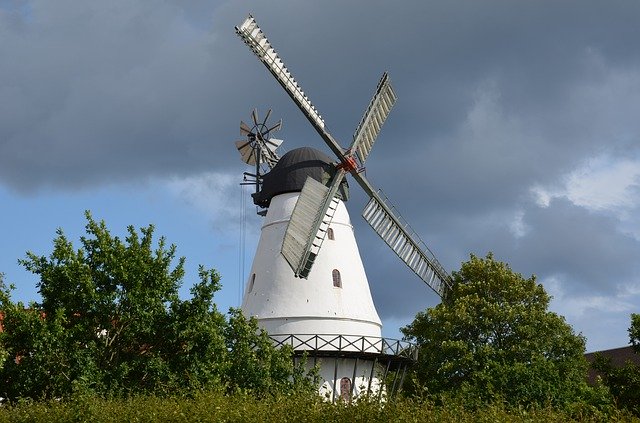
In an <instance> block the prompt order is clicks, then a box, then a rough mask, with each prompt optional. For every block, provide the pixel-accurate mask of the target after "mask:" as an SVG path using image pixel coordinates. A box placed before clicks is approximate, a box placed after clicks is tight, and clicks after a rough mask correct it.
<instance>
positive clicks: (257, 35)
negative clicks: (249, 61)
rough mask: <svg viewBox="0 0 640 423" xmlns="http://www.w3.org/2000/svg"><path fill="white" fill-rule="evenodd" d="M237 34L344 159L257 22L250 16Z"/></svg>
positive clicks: (341, 151)
mask: <svg viewBox="0 0 640 423" xmlns="http://www.w3.org/2000/svg"><path fill="white" fill-rule="evenodd" d="M236 33H237V34H238V36H240V38H242V41H244V43H245V44H246V45H247V46H249V48H250V49H251V51H253V52H254V54H255V55H256V56H257V57H258V59H260V61H261V62H262V63H263V64H264V65H265V66H266V67H267V69H269V72H271V74H272V75H273V76H274V77H275V78H276V80H277V81H278V82H279V83H280V85H281V86H282V88H284V90H285V91H286V92H287V94H289V97H291V99H292V100H293V101H294V102H295V103H296V104H297V105H298V107H299V108H300V110H301V111H302V113H303V114H304V115H305V116H306V118H307V119H308V120H309V122H311V125H313V127H314V128H315V129H316V131H317V132H318V134H320V136H321V137H322V139H324V140H325V142H326V143H327V145H329V148H331V150H332V151H333V152H334V153H335V154H336V155H337V156H338V157H339V158H340V160H343V159H344V152H343V150H342V147H340V144H338V142H337V141H336V140H335V139H334V138H333V136H332V135H331V134H330V133H329V132H328V131H327V130H326V129H325V125H324V121H323V120H322V116H320V113H318V111H317V110H316V108H315V107H314V106H313V104H312V103H311V101H310V100H309V99H308V98H307V96H306V95H305V94H304V92H303V91H302V89H301V88H300V86H299V85H298V82H296V80H295V79H294V78H293V76H292V75H291V72H289V69H287V67H286V66H285V65H284V63H283V61H282V59H280V57H279V56H278V54H277V53H276V51H275V50H274V48H273V47H272V46H271V43H269V40H267V37H266V36H265V35H264V33H263V32H262V30H261V29H260V27H259V26H258V24H257V23H256V20H255V19H254V18H253V16H251V15H249V17H247V19H245V20H244V22H242V24H241V25H240V26H237V27H236Z"/></svg>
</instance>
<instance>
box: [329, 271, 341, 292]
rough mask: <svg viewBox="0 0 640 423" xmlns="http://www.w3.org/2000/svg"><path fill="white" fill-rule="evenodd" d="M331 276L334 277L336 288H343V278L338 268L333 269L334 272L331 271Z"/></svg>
mask: <svg viewBox="0 0 640 423" xmlns="http://www.w3.org/2000/svg"><path fill="white" fill-rule="evenodd" d="M331 276H332V277H333V286H334V288H342V278H340V271H339V270H338V269H333V272H331Z"/></svg>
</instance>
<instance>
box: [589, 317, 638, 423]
mask: <svg viewBox="0 0 640 423" xmlns="http://www.w3.org/2000/svg"><path fill="white" fill-rule="evenodd" d="M629 341H630V344H631V345H632V346H633V349H634V351H635V354H636V355H638V354H640V314H635V313H634V314H632V315H631V326H630V327H629ZM592 367H593V368H594V369H596V370H598V372H599V373H600V375H601V378H602V383H603V384H604V385H605V386H606V387H608V388H609V390H610V391H611V394H612V395H613V397H614V398H615V400H616V403H617V404H618V406H619V407H621V408H626V409H628V410H629V411H631V412H632V413H634V414H635V415H636V416H640V365H638V364H636V363H633V362H631V361H627V362H626V363H625V364H624V365H623V366H621V367H617V366H614V365H613V364H612V363H611V359H608V358H605V357H604V356H602V355H600V354H596V358H595V360H594V361H593V364H592Z"/></svg>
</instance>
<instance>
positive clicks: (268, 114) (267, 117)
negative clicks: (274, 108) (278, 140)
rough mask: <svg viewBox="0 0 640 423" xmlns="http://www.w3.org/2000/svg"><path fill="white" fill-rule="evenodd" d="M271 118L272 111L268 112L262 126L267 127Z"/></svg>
mask: <svg viewBox="0 0 640 423" xmlns="http://www.w3.org/2000/svg"><path fill="white" fill-rule="evenodd" d="M269 116H271V109H269V110H267V115H266V116H265V117H264V120H263V121H262V126H265V125H266V124H267V121H268V120H269Z"/></svg>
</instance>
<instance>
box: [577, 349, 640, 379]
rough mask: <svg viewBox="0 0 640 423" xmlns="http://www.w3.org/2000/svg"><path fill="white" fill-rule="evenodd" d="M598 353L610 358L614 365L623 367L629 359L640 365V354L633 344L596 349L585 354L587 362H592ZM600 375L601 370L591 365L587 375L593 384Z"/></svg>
mask: <svg viewBox="0 0 640 423" xmlns="http://www.w3.org/2000/svg"><path fill="white" fill-rule="evenodd" d="M596 354H600V355H601V356H603V357H604V358H608V359H610V360H611V365H612V366H613V367H623V366H624V365H625V364H626V363H627V362H629V361H630V362H631V363H633V364H636V365H639V366H640V354H637V353H636V352H635V351H634V349H633V347H632V346H628V347H620V348H613V349H610V350H604V351H595V352H591V353H587V354H585V355H584V358H586V359H587V362H588V363H589V364H591V363H593V361H594V360H595V358H596ZM598 375H599V372H598V371H597V370H595V369H593V368H591V367H589V374H588V375H587V380H588V382H589V383H590V384H592V385H593V384H595V382H596V377H597V376H598Z"/></svg>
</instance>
